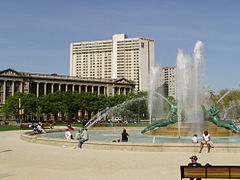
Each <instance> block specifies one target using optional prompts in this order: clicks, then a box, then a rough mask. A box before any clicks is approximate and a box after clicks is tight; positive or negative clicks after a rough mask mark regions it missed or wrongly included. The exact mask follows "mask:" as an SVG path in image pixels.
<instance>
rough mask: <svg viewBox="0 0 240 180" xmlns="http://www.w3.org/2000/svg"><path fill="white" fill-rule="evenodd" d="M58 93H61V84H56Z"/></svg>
mask: <svg viewBox="0 0 240 180" xmlns="http://www.w3.org/2000/svg"><path fill="white" fill-rule="evenodd" d="M58 91H59V92H60V91H61V84H58Z"/></svg>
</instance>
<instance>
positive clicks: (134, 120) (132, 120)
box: [125, 119, 137, 123]
mask: <svg viewBox="0 0 240 180" xmlns="http://www.w3.org/2000/svg"><path fill="white" fill-rule="evenodd" d="M125 122H126V123H137V120H136V119H129V120H126V121H125Z"/></svg>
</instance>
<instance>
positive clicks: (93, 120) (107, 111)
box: [85, 97, 145, 128]
mask: <svg viewBox="0 0 240 180" xmlns="http://www.w3.org/2000/svg"><path fill="white" fill-rule="evenodd" d="M142 100H145V97H140V98H133V99H129V100H127V101H124V102H123V103H121V104H118V105H116V106H114V107H111V108H109V107H108V108H106V109H104V110H102V111H101V112H98V113H97V114H96V115H95V116H93V117H92V118H91V119H90V120H89V121H88V123H87V124H86V125H85V127H86V128H90V127H91V126H93V125H94V124H95V123H97V122H99V121H101V120H102V119H104V118H105V117H106V116H108V115H109V114H112V113H113V112H114V111H116V110H118V109H122V108H124V106H126V105H127V104H129V103H132V102H139V101H142Z"/></svg>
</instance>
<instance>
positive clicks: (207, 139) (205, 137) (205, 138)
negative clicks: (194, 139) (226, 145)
mask: <svg viewBox="0 0 240 180" xmlns="http://www.w3.org/2000/svg"><path fill="white" fill-rule="evenodd" d="M202 137H203V141H202V142H201V145H200V151H199V153H201V152H202V149H203V146H204V144H205V145H207V148H208V150H207V153H210V149H211V137H210V134H209V133H208V131H204V132H203V136H202Z"/></svg>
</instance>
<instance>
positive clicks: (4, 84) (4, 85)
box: [3, 80, 6, 104]
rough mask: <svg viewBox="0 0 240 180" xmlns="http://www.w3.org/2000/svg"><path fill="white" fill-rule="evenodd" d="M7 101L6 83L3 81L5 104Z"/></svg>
mask: <svg viewBox="0 0 240 180" xmlns="http://www.w3.org/2000/svg"><path fill="white" fill-rule="evenodd" d="M5 101H6V81H4V80H3V104H5Z"/></svg>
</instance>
